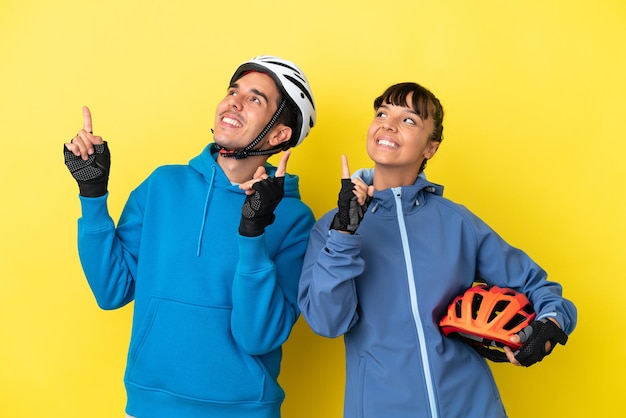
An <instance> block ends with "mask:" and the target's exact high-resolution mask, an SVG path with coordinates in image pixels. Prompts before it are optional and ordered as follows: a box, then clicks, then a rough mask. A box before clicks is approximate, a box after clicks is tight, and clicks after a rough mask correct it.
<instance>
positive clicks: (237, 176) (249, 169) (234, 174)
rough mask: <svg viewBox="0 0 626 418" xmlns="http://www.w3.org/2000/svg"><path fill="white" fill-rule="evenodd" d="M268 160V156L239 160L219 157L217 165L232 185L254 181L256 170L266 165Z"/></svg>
mask: <svg viewBox="0 0 626 418" xmlns="http://www.w3.org/2000/svg"><path fill="white" fill-rule="evenodd" d="M267 158H268V156H267V155H257V156H254V157H248V158H242V159H240V160H238V159H236V158H232V157H222V156H221V155H218V157H217V164H218V165H219V166H220V167H221V168H222V170H223V171H224V173H225V174H226V177H228V179H229V180H230V181H231V182H232V183H243V182H246V181H248V180H251V179H252V176H253V175H254V172H255V171H256V169H257V168H258V167H259V166H262V165H264V164H265V162H266V161H267Z"/></svg>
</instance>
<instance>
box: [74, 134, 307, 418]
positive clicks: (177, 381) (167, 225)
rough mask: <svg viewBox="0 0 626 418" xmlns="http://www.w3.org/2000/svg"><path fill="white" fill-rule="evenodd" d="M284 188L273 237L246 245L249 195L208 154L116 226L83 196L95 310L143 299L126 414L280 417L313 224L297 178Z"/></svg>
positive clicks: (82, 240) (83, 236)
mask: <svg viewBox="0 0 626 418" xmlns="http://www.w3.org/2000/svg"><path fill="white" fill-rule="evenodd" d="M266 170H267V171H268V173H269V174H270V175H273V174H274V172H275V167H272V166H270V165H269V164H267V165H266ZM284 189H285V197H284V198H283V199H282V201H281V202H280V204H279V205H278V207H277V208H276V211H275V215H276V220H275V221H274V223H273V224H272V225H270V226H268V227H267V228H266V230H265V233H264V234H262V235H261V236H258V237H244V236H241V235H239V234H238V226H239V221H240V218H241V207H242V205H243V202H244V199H245V194H244V192H243V191H242V190H240V189H239V187H238V186H237V185H232V184H231V182H230V181H229V180H228V178H227V177H226V175H225V174H224V172H223V171H222V169H221V168H220V167H219V165H218V164H217V162H216V154H215V152H212V147H211V145H209V146H207V147H206V148H205V149H204V151H203V152H202V153H201V154H200V155H199V156H197V157H196V158H194V159H192V160H191V161H190V163H189V165H172V166H163V167H159V168H157V169H156V170H155V171H154V172H153V173H152V174H151V175H150V176H149V177H148V178H147V179H146V180H145V181H144V182H143V183H142V184H141V185H140V186H139V187H137V188H136V189H135V190H134V191H133V192H132V193H131V194H130V197H129V199H128V201H127V203H126V205H125V207H124V210H123V212H122V215H121V217H120V220H119V222H118V226H117V228H115V225H114V222H113V220H112V219H111V217H110V216H109V214H108V211H107V204H106V201H107V195H105V196H103V197H99V198H83V197H81V198H80V200H81V206H82V218H81V219H79V222H78V243H79V254H80V259H81V263H82V266H83V269H84V272H85V275H86V277H87V280H88V281H89V285H90V286H91V289H92V291H93V293H94V295H95V298H96V300H97V302H98V305H99V306H100V307H101V308H102V309H116V308H119V307H121V306H124V305H126V304H127V303H129V302H130V301H132V300H134V301H135V303H134V316H133V325H132V336H131V341H130V347H129V352H128V361H127V365H126V373H125V378H124V381H125V385H126V390H127V395H128V402H127V407H126V412H127V413H128V414H130V415H132V416H135V417H138V418H144V417H150V418H160V417H163V418H172V417H176V418H185V417H223V418H228V417H237V418H247V417H254V418H276V417H279V416H280V406H281V403H282V401H283V399H284V392H283V390H282V388H281V387H280V385H279V384H278V381H277V378H278V374H279V370H280V362H281V358H282V352H281V345H282V344H283V343H284V342H285V340H286V339H287V337H288V336H289V333H290V331H291V328H292V326H293V325H294V323H295V322H296V319H297V318H298V315H299V309H298V306H297V288H298V279H299V276H300V270H301V265H302V260H303V256H304V252H305V249H306V245H307V240H308V237H309V233H310V229H311V227H312V225H313V223H314V221H315V220H314V217H313V214H312V212H311V210H310V209H309V208H308V207H307V206H306V205H305V204H304V203H303V202H302V201H301V200H300V194H299V191H298V177H297V176H293V175H289V174H287V175H286V176H285V186H284Z"/></svg>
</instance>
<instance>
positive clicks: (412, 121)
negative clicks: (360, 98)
mask: <svg viewBox="0 0 626 418" xmlns="http://www.w3.org/2000/svg"><path fill="white" fill-rule="evenodd" d="M412 95H413V94H412V93H411V94H409V95H408V96H407V98H406V102H407V103H412ZM433 130H434V125H433V120H432V117H429V118H428V119H426V120H424V119H422V118H421V117H420V116H419V115H418V114H417V113H416V112H415V110H414V109H413V108H412V107H406V106H396V105H393V104H389V103H384V102H383V104H382V105H381V106H380V107H379V108H378V110H377V111H376V115H375V117H374V120H373V121H372V123H371V124H370V127H369V129H368V132H367V153H368V155H369V157H370V158H371V159H372V161H374V162H375V163H376V165H377V166H381V167H388V168H393V169H406V170H414V171H415V175H416V176H417V174H418V172H419V169H420V166H421V164H422V161H424V159H425V158H426V159H429V158H432V156H433V155H435V152H436V151H437V148H438V147H439V142H434V141H430V140H429V137H430V135H431V134H432V132H433Z"/></svg>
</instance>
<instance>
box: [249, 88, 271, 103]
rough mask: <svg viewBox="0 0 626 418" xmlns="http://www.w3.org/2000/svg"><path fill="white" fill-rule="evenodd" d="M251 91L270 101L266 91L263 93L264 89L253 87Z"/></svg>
mask: <svg viewBox="0 0 626 418" xmlns="http://www.w3.org/2000/svg"><path fill="white" fill-rule="evenodd" d="M250 91H251V92H252V93H254V94H256V95H258V96H261V97H262V98H263V99H264V100H265V101H266V102H267V101H268V100H267V96H266V95H265V93H263V92H262V91H259V90H257V89H252V90H250Z"/></svg>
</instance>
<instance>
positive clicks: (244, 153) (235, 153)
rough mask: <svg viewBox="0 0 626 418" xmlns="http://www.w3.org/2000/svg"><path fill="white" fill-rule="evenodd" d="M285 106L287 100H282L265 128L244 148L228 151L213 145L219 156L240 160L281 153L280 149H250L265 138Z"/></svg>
mask: <svg viewBox="0 0 626 418" xmlns="http://www.w3.org/2000/svg"><path fill="white" fill-rule="evenodd" d="M286 104H287V100H286V99H284V98H283V100H282V101H281V102H280V105H279V106H278V109H276V112H274V116H272V118H271V119H270V121H269V122H268V123H267V125H266V126H265V128H263V130H262V131H261V133H260V134H259V135H258V136H257V137H256V138H255V139H254V140H253V141H252V142H250V143H249V144H248V145H247V146H246V147H245V148H243V149H240V150H229V149H226V148H224V147H222V146H221V145H218V144H215V145H216V147H217V149H218V151H219V154H220V156H222V157H226V158H235V159H237V160H241V159H244V158H248V157H253V156H257V155H272V154H276V153H278V152H280V151H281V148H280V147H276V148H270V149H266V150H254V151H253V150H252V148H254V147H256V146H257V145H258V143H259V142H261V140H262V139H263V138H265V135H267V133H268V132H269V131H270V130H271V129H272V128H273V127H274V125H275V124H276V121H277V120H278V117H279V116H280V114H281V113H282V112H283V109H284V108H285V105H286Z"/></svg>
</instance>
